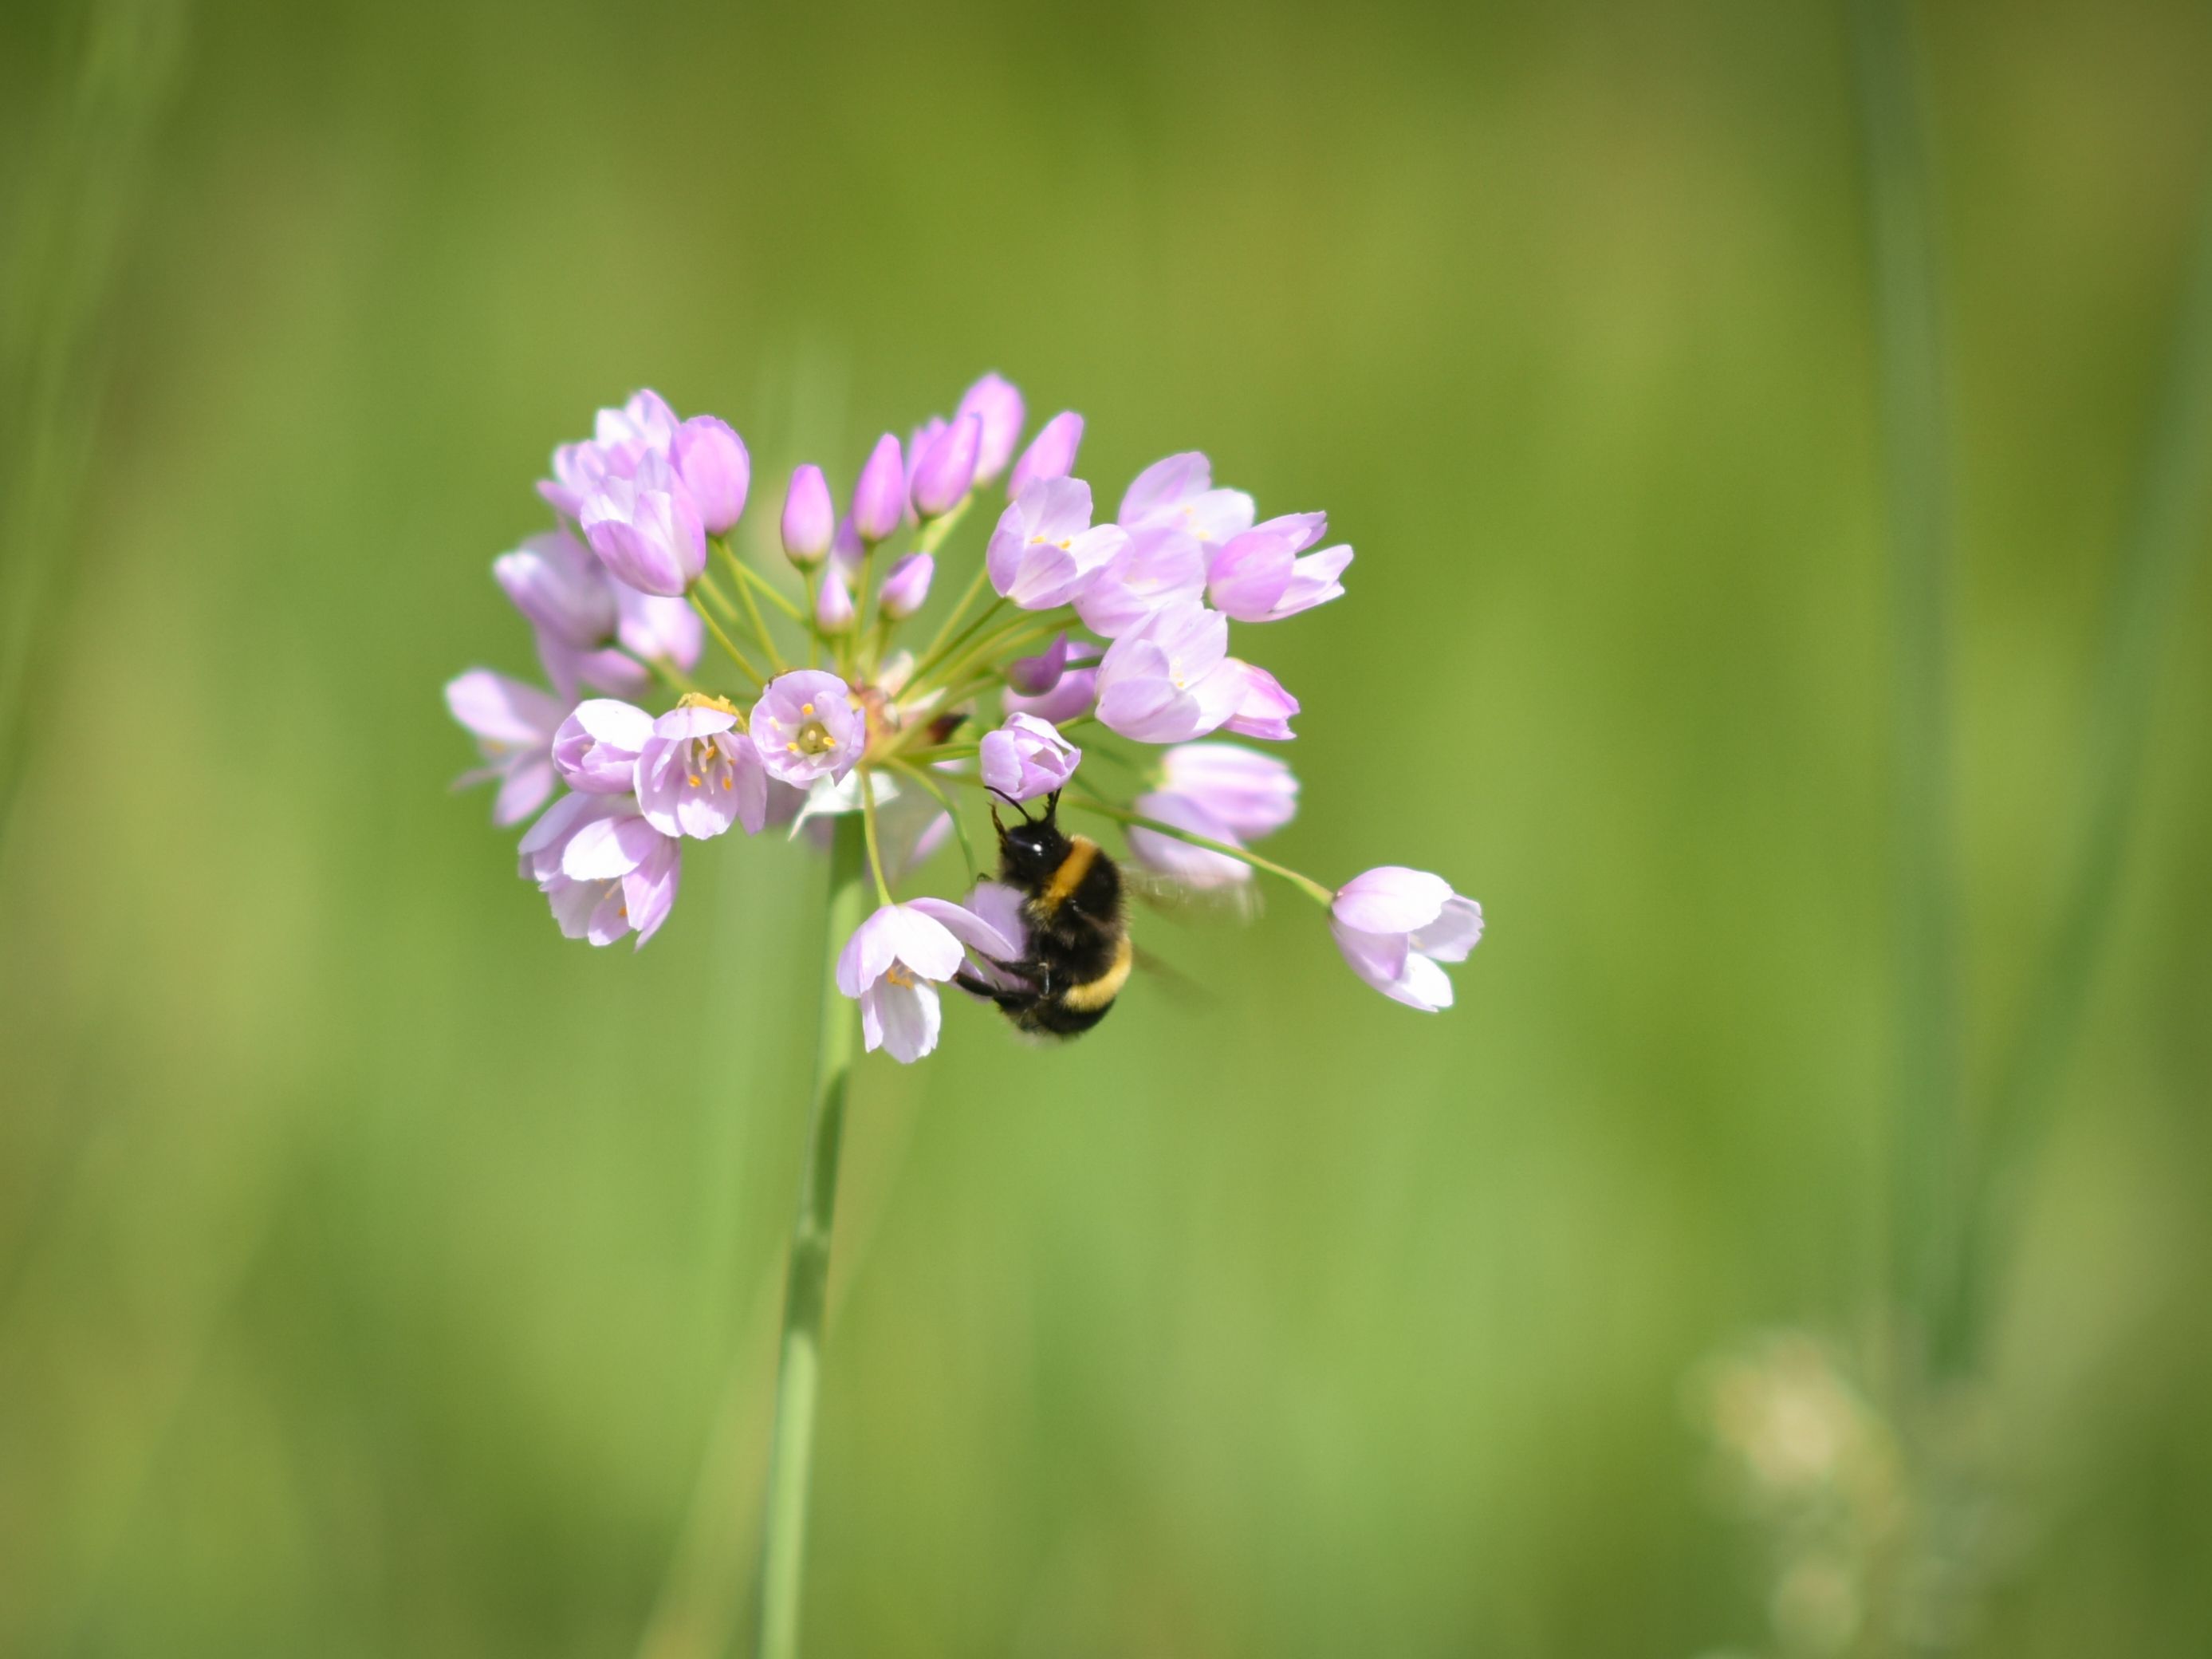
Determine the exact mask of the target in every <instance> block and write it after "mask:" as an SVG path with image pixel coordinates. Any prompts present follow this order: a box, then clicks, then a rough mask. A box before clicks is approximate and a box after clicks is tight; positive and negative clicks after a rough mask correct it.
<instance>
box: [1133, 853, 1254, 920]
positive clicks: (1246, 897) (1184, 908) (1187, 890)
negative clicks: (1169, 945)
mask: <svg viewBox="0 0 2212 1659" xmlns="http://www.w3.org/2000/svg"><path fill="white" fill-rule="evenodd" d="M1121 884H1122V886H1123V887H1124V888H1126V889H1127V890H1128V893H1129V895H1130V896H1132V897H1133V898H1134V899H1135V900H1136V901H1137V902H1139V903H1140V904H1142V905H1143V906H1144V907H1145V908H1146V909H1148V910H1155V911H1158V913H1159V914H1160V915H1164V916H1169V917H1172V918H1175V919H1176V920H1178V921H1237V922H1248V921H1255V920H1256V919H1257V918H1258V916H1259V915H1260V884H1259V883H1258V882H1256V881H1237V882H1228V883H1225V884H1223V885H1221V886H1218V887H1193V886H1191V885H1190V884H1188V883H1187V882H1180V881H1177V880H1176V879H1175V878H1173V877H1172V876H1164V875H1161V874H1159V873H1158V872H1156V871H1152V870H1141V869H1138V868H1136V867H1135V866H1131V865H1127V864H1125V865H1123V866H1121Z"/></svg>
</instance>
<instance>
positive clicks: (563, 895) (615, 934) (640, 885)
mask: <svg viewBox="0 0 2212 1659" xmlns="http://www.w3.org/2000/svg"><path fill="white" fill-rule="evenodd" d="M519 851H520V855H521V863H522V873H523V876H524V877H525V878H526V879H530V880H534V881H536V882H537V884H538V890H539V891H540V892H542V893H544V895H545V896H546V898H547V900H548V901H549V902H550V903H551V905H552V908H553V918H554V920H555V921H557V922H559V923H560V925H561V932H562V934H563V935H565V936H566V937H568V938H569V939H590V940H591V942H592V944H594V945H612V944H613V943H614V942H615V941H616V940H617V939H620V938H622V937H623V934H625V933H631V932H635V933H636V934H637V943H638V946H639V948H642V947H643V946H644V944H645V942H646V940H647V939H651V938H652V937H653V934H654V933H658V932H659V930H660V924H661V923H662V922H664V921H667V920H668V913H669V911H670V909H671V908H672V907H673V906H674V904H675V902H676V888H677V884H678V880H679V878H681V876H682V874H683V854H682V851H681V848H680V847H679V845H678V842H676V841H675V840H673V839H672V838H671V837H669V836H664V835H662V834H661V833H660V832H659V830H657V829H653V826H652V825H651V824H649V823H647V822H646V821H645V819H644V817H643V816H642V815H641V814H640V812H639V811H638V806H637V802H636V801H635V800H634V799H631V798H630V797H629V796H626V795H625V796H614V795H563V796H562V798H561V799H559V800H557V801H556V802H554V803H553V805H552V806H551V807H550V808H549V809H548V810H547V811H546V813H545V816H544V817H542V818H540V819H538V822H537V823H534V824H532V825H531V827H530V829H529V832H528V833H527V834H526V835H525V836H523V838H522V844H521V846H520V849H519Z"/></svg>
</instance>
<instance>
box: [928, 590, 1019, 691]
mask: <svg viewBox="0 0 2212 1659" xmlns="http://www.w3.org/2000/svg"><path fill="white" fill-rule="evenodd" d="M961 603H962V604H963V605H966V604H967V600H965V599H963V600H962V601H961ZM1005 609H1006V600H1005V599H994V600H992V601H991V603H990V604H988V605H985V606H984V607H983V613H982V615H981V616H979V617H976V618H975V621H974V622H971V623H969V624H968V626H967V627H965V628H963V629H961V630H960V632H959V634H958V635H957V637H956V638H955V639H954V640H953V641H952V642H951V644H950V645H942V646H940V645H933V646H931V647H930V649H929V654H928V655H927V656H926V657H924V658H923V659H921V661H920V662H918V663H916V664H915V670H914V678H913V679H912V680H911V681H910V682H908V684H912V685H915V686H921V685H922V684H926V683H927V680H928V678H929V677H930V676H931V675H932V674H933V673H935V672H936V671H937V667H938V665H939V663H941V662H943V661H944V660H945V659H946V658H948V657H950V656H951V655H952V653H955V652H957V651H959V650H961V649H962V648H963V647H965V646H966V645H967V643H968V641H969V640H971V639H973V638H975V635H977V634H978V633H980V632H981V630H982V629H985V628H987V627H988V626H989V625H990V623H991V622H992V619H993V618H994V617H997V616H998V614H999V613H1000V611H1003V610H1005Z"/></svg>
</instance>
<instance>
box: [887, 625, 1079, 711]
mask: <svg viewBox="0 0 2212 1659" xmlns="http://www.w3.org/2000/svg"><path fill="white" fill-rule="evenodd" d="M989 614H990V613H989V612H985V613H984V616H985V618H987V617H988V616H989ZM979 620H981V619H979ZM1072 620H1073V617H1071V616H1070V614H1069V613H1067V612H1066V611H1048V612H1046V613H1045V614H1044V616H1043V617H1042V618H1040V617H1024V618H1023V619H1022V620H1021V621H1020V622H1018V623H1009V624H1008V625H1007V626H1006V627H1005V628H1002V629H1000V630H999V631H998V632H997V633H995V634H992V635H988V636H987V637H986V638H984V639H982V640H981V641H978V642H976V643H975V644H974V645H969V646H964V647H958V648H957V654H956V655H955V656H954V657H953V659H952V664H953V665H952V666H951V667H950V668H943V665H939V666H940V668H942V669H943V671H942V673H941V674H940V675H939V680H940V683H941V684H944V685H945V686H946V687H957V688H958V689H957V690H955V691H949V692H948V693H947V695H946V696H945V702H946V703H947V704H948V705H950V704H951V703H954V702H958V701H959V700H960V699H961V698H963V697H965V696H972V695H973V694H974V691H975V689H976V688H977V687H979V686H983V685H988V684H990V683H991V681H992V680H994V679H995V678H997V677H998V676H997V671H996V670H995V669H994V670H993V671H990V672H987V673H985V674H983V675H981V677H979V678H974V679H970V678H969V676H971V675H973V674H974V673H975V670H976V668H978V667H979V666H981V665H982V664H984V663H987V662H990V661H992V660H993V659H994V658H996V657H998V656H999V655H1000V653H1003V652H1006V651H1010V650H1012V649H1014V648H1015V647H1018V646H1024V645H1031V644H1035V643H1036V642H1038V641H1042V640H1045V639H1048V638H1049V637H1051V636H1052V635H1054V634H1057V633H1059V632H1060V630H1061V629H1064V628H1066V626H1067V625H1068V623H1070V622H1071V621H1072ZM920 680H921V676H920V675H918V674H917V675H916V676H915V681H916V683H917V684H919V683H920Z"/></svg>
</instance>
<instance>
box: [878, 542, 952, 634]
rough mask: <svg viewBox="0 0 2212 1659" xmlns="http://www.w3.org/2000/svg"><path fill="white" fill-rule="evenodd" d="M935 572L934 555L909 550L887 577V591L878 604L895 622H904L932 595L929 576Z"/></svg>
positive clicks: (885, 582) (879, 598)
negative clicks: (930, 593)
mask: <svg viewBox="0 0 2212 1659" xmlns="http://www.w3.org/2000/svg"><path fill="white" fill-rule="evenodd" d="M936 574H937V561H936V560H935V559H933V558H932V557H930V556H929V555H928V554H927V553H909V554H908V555H907V556H906V557H904V558H902V559H901V560H900V561H899V562H897V563H896V564H895V565H893V566H892V567H891V568H890V574H888V575H886V576H885V577H884V591H883V592H882V593H881V594H879V595H878V597H877V599H876V604H877V605H878V606H880V607H881V608H882V611H883V613H884V615H885V616H886V617H890V618H891V619H892V620H893V621H894V622H903V621H904V620H905V619H906V618H907V617H911V616H912V615H914V613H915V611H919V610H921V604H922V601H923V600H924V599H927V598H928V597H929V582H930V579H931V578H932V577H933V576H934V575H936Z"/></svg>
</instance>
